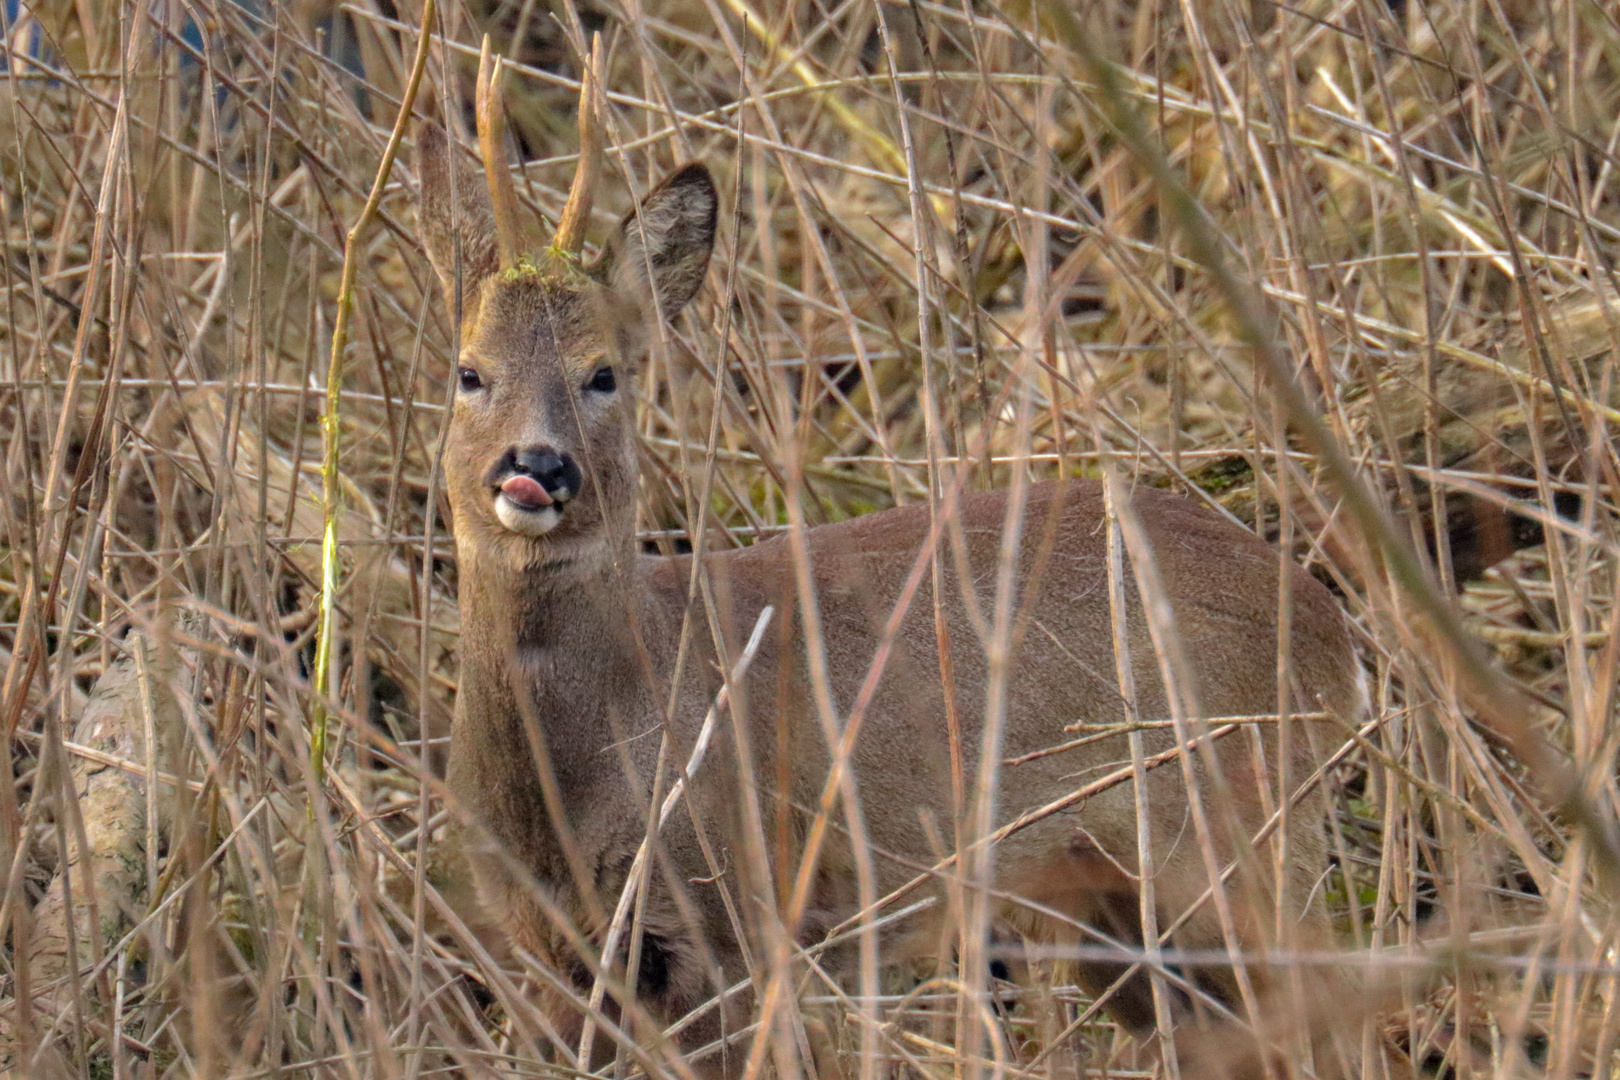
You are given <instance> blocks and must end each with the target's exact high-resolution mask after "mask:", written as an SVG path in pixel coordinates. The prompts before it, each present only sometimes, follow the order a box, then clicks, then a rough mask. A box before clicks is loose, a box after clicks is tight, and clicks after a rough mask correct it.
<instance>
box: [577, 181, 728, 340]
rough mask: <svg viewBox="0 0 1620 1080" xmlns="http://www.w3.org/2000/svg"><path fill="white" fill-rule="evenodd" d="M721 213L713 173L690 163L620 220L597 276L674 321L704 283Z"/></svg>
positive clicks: (616, 289)
mask: <svg viewBox="0 0 1620 1080" xmlns="http://www.w3.org/2000/svg"><path fill="white" fill-rule="evenodd" d="M719 212H720V197H719V195H718V193H717V192H716V191H715V188H714V178H713V177H712V176H710V175H709V170H708V169H707V168H706V167H704V166H703V165H701V164H698V163H693V164H691V165H687V166H686V167H685V168H683V169H681V170H680V171H679V172H676V173H675V174H674V175H673V176H670V177H669V178H668V179H666V180H665V181H664V182H663V183H662V184H659V185H658V187H656V188H655V189H653V192H652V194H650V195H648V196H647V197H646V198H645V199H644V200H642V203H641V206H640V208H639V209H637V210H635V211H633V212H632V213H631V214H630V215H629V216H628V217H626V218H625V219H624V221H622V222H620V224H619V228H618V231H617V232H616V233H614V236H613V239H612V241H611V242H610V243H609V246H608V252H607V254H606V255H605V256H604V257H603V259H602V263H601V265H600V266H599V267H597V268H596V269H597V272H598V273H599V274H600V276H601V277H602V279H603V280H605V281H606V282H607V283H608V284H609V285H611V286H612V287H613V290H614V291H615V292H617V293H618V294H619V295H621V296H624V297H626V298H628V299H633V300H637V301H639V302H640V303H641V305H642V309H643V310H644V311H648V312H651V311H654V310H656V311H657V312H658V313H659V314H660V315H661V316H662V317H663V318H665V319H673V318H674V317H675V316H676V315H678V314H679V313H680V311H681V309H682V308H684V307H685V306H686V305H687V303H688V302H689V301H691V299H692V297H694V296H696V295H697V291H698V289H699V288H700V287H701V286H702V285H703V275H704V274H705V273H706V272H707V271H708V268H709V256H710V254H711V253H712V252H713V251H714V229H715V221H716V219H717V217H718V215H719Z"/></svg>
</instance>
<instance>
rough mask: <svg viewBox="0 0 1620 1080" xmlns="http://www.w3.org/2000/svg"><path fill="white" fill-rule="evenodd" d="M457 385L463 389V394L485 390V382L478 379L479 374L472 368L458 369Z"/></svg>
mask: <svg viewBox="0 0 1620 1080" xmlns="http://www.w3.org/2000/svg"><path fill="white" fill-rule="evenodd" d="M456 383H457V385H459V386H460V387H461V392H462V393H463V394H470V393H472V392H473V391H474V390H479V389H482V388H483V385H484V380H483V379H480V378H479V377H478V372H476V371H474V370H473V369H472V368H470V367H464V368H457V369H456Z"/></svg>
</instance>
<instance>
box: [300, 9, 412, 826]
mask: <svg viewBox="0 0 1620 1080" xmlns="http://www.w3.org/2000/svg"><path fill="white" fill-rule="evenodd" d="M436 6H437V2H436V0H424V3H423V5H422V33H421V35H420V36H419V37H418V38H417V42H416V60H415V62H414V63H413V64H412V66H411V78H410V82H409V83H407V84H406V86H405V96H404V97H403V98H402V99H401V101H400V103H399V115H398V116H397V117H395V118H394V130H393V133H392V134H391V135H389V137H388V146H387V148H386V149H384V150H383V156H382V164H380V165H378V166H377V176H376V179H374V180H373V181H372V183H371V194H370V195H369V196H367V198H366V205H365V208H364V209H362V210H361V211H360V216H359V217H358V218H356V219H355V222H354V225H353V226H352V227H351V228H350V229H349V234H348V236H347V237H346V238H345V239H344V241H343V278H342V281H341V283H340V284H339V285H338V306H337V319H336V321H335V323H334V324H333V326H332V358H331V361H330V362H329V363H328V365H327V370H326V408H325V410H324V411H323V412H322V413H321V512H322V526H321V617H320V626H319V628H318V630H317V631H316V635H315V707H314V708H313V709H312V710H311V712H310V721H309V725H310V727H309V758H310V762H309V764H310V771H311V772H312V773H313V774H314V780H315V788H316V789H318V788H319V787H320V785H321V781H322V780H323V779H324V777H325V775H326V719H327V703H328V701H329V700H330V698H331V696H332V693H333V684H334V682H335V681H336V678H337V590H338V578H339V576H340V573H339V567H338V515H339V514H340V513H341V512H342V509H343V505H342V503H343V489H342V487H341V485H340V484H339V483H338V436H339V434H340V427H339V423H338V409H339V405H340V395H341V393H342V390H343V354H344V353H345V352H346V351H347V350H348V347H349V319H350V315H351V314H352V312H353V310H354V286H355V280H356V278H358V277H359V274H360V258H359V250H360V240H361V238H362V237H363V236H364V235H365V231H366V227H367V226H368V225H370V224H371V221H372V219H373V218H375V217H376V216H377V208H378V206H380V205H381V204H382V194H383V188H384V187H386V186H387V184H388V175H389V173H391V172H393V169H394V158H395V157H396V156H397V155H398V154H399V146H400V143H402V142H404V140H405V124H406V122H407V121H408V120H409V119H410V116H411V108H412V106H413V105H414V104H415V103H416V91H417V89H418V88H419V87H420V86H421V85H422V73H423V72H424V71H425V70H426V69H427V58H428V44H429V43H430V42H431V41H432V26H433V16H434V14H435V9H436ZM314 807H315V791H314V789H312V790H311V792H310V810H311V812H313V811H314Z"/></svg>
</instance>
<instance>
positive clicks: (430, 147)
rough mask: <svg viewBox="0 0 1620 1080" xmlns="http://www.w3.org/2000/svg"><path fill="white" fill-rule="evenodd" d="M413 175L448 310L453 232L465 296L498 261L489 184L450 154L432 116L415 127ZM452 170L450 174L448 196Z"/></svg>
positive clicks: (422, 228)
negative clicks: (417, 182) (418, 186)
mask: <svg viewBox="0 0 1620 1080" xmlns="http://www.w3.org/2000/svg"><path fill="white" fill-rule="evenodd" d="M416 175H417V179H418V180H420V181H421V184H422V201H421V203H420V204H419V205H418V206H417V212H416V216H417V230H418V232H419V233H420V235H421V238H422V244H423V246H424V247H426V248H427V253H428V259H429V260H430V261H431V262H432V263H433V269H434V270H436V271H438V273H439V283H440V284H441V285H443V286H444V296H445V303H446V304H448V305H449V307H450V309H451V311H452V312H453V311H454V310H455V300H456V246H455V245H456V238H457V236H458V235H459V236H460V238H461V288H462V297H463V301H464V302H465V300H466V299H467V298H470V297H471V296H472V295H473V294H474V292H475V290H476V289H477V287H478V286H479V285H480V284H481V283H482V282H483V280H484V279H485V278H487V277H489V276H490V275H491V274H493V273H494V272H495V271H496V269H497V268H498V267H499V266H500V252H499V248H498V246H497V244H496V242H495V211H494V210H493V209H492V208H491V207H490V203H489V187H488V185H486V184H485V182H484V178H483V177H482V176H480V175H479V174H478V173H476V172H474V171H473V169H472V168H471V166H469V165H467V164H466V163H465V162H462V161H460V160H457V159H456V158H455V156H454V154H453V153H452V151H451V147H450V140H449V137H448V136H446V135H445V133H444V128H442V127H440V126H439V125H438V124H435V123H432V122H429V123H425V124H423V125H422V126H421V127H420V128H419V129H418V130H417V134H416ZM452 176H454V179H455V185H454V186H455V194H454V197H453V198H452V196H451V177H452Z"/></svg>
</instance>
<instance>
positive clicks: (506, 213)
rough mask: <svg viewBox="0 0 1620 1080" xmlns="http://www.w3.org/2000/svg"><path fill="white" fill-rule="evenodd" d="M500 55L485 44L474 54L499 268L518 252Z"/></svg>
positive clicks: (481, 140) (480, 138) (510, 264)
mask: <svg viewBox="0 0 1620 1080" xmlns="http://www.w3.org/2000/svg"><path fill="white" fill-rule="evenodd" d="M501 70H502V69H501V58H500V57H498V56H495V55H494V54H493V53H492V52H491V51H490V47H489V35H488V34H485V35H484V49H483V52H482V53H481V54H480V55H479V57H478V90H477V94H476V100H477V104H478V149H479V150H480V151H481V152H482V154H483V157H484V179H485V180H487V181H488V182H489V201H490V203H491V204H493V206H494V208H495V243H496V246H497V248H498V249H499V251H500V257H501V269H502V270H506V269H509V268H511V267H513V266H516V265H517V261H518V256H519V255H520V254H521V253H522V250H523V248H522V243H521V240H520V234H519V232H518V219H517V197H516V196H515V195H513V194H512V174H511V172H509V171H508V170H507V167H506V113H505V112H504V111H503V110H502V108H501V88H500V78H501Z"/></svg>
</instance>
